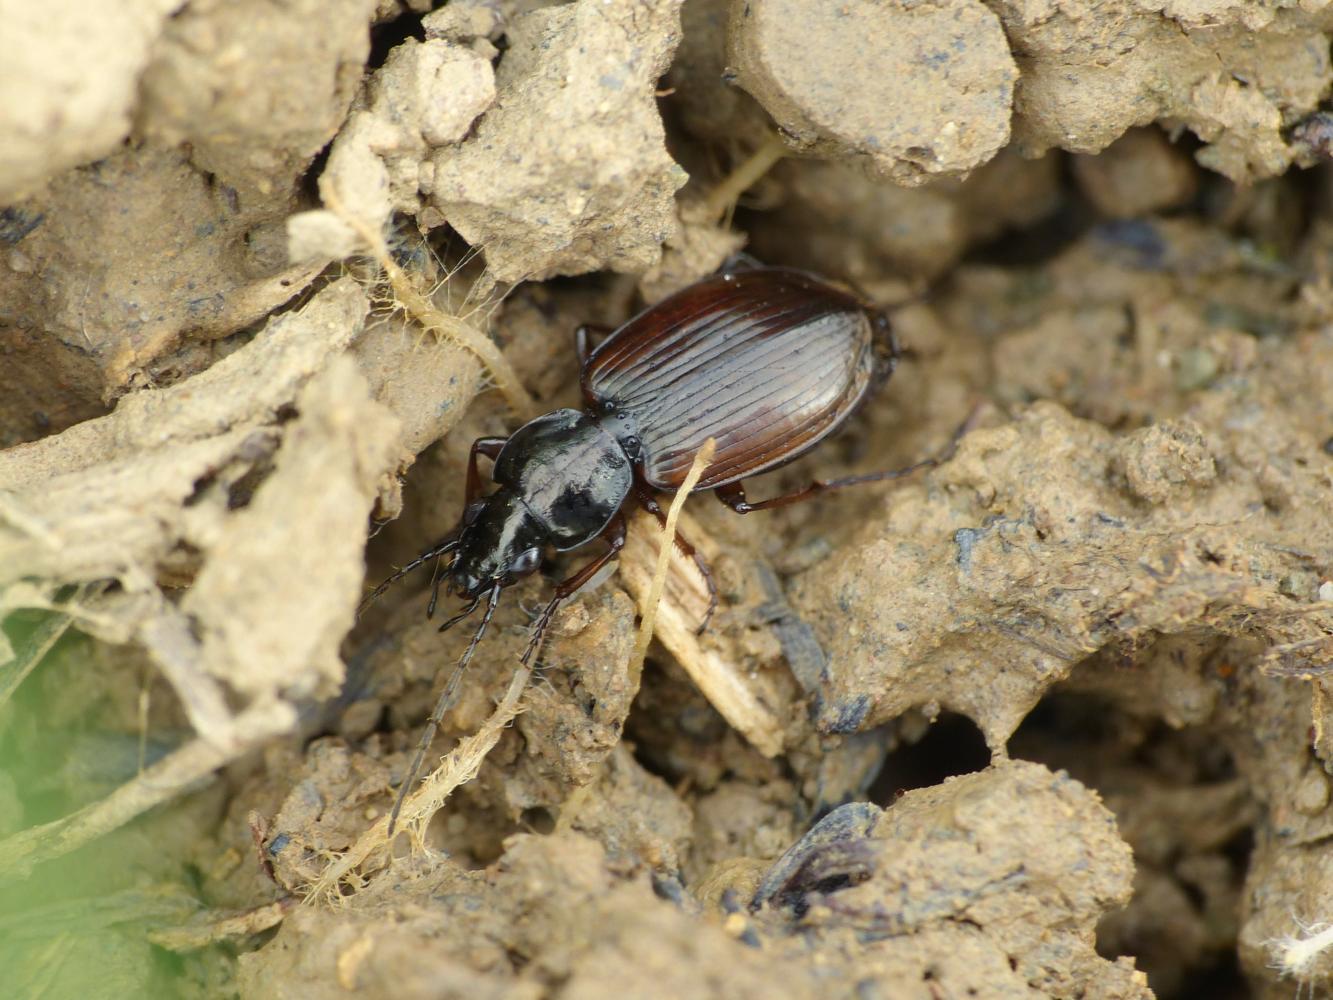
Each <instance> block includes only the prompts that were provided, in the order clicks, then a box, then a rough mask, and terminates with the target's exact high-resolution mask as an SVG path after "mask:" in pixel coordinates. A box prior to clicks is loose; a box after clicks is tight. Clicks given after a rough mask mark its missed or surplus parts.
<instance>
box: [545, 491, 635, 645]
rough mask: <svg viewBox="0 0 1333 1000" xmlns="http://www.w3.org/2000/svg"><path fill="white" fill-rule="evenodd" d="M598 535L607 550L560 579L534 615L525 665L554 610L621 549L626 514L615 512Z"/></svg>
mask: <svg viewBox="0 0 1333 1000" xmlns="http://www.w3.org/2000/svg"><path fill="white" fill-rule="evenodd" d="M598 537H600V538H602V539H604V540H605V541H606V543H607V545H608V548H607V550H606V551H605V552H603V553H602V554H601V555H600V556H598V557H597V558H596V559H593V560H591V561H590V562H589V563H587V565H585V566H583V567H582V568H581V569H580V570H579V571H578V572H577V573H575V574H574V575H573V576H571V577H570V578H569V579H567V580H562V581H561V582H560V583H559V584H557V585H556V588H555V593H554V594H553V595H552V596H551V599H550V601H548V602H547V604H546V607H545V608H543V609H542V613H541V614H540V615H539V616H538V617H537V620H536V621H535V622H533V624H532V633H531V636H530V637H529V639H528V647H527V649H525V650H523V656H522V657H521V662H522V663H523V665H524V666H527V663H528V661H529V660H531V659H532V654H533V653H535V652H536V651H537V647H538V646H539V645H541V641H542V634H543V633H545V631H546V626H547V625H549V624H551V616H552V615H554V614H555V612H556V609H557V608H559V607H560V605H561V604H563V603H564V602H565V601H567V600H568V599H569V598H570V597H572V596H573V595H574V594H575V593H577V592H578V589H579V588H580V587H582V586H583V585H584V584H585V583H587V582H588V581H589V580H591V579H592V578H593V577H594V576H596V575H597V573H598V571H599V570H600V569H601V568H602V567H603V566H605V565H606V564H607V563H609V562H610V561H611V560H612V559H614V558H615V557H616V554H617V553H618V552H619V551H620V550H621V549H622V548H624V546H625V516H624V515H623V514H616V516H615V517H613V518H611V520H610V521H609V522H608V523H607V525H606V527H605V528H603V529H602V533H601V535H600V536H598Z"/></svg>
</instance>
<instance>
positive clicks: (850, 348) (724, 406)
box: [368, 267, 940, 823]
mask: <svg viewBox="0 0 1333 1000" xmlns="http://www.w3.org/2000/svg"><path fill="white" fill-rule="evenodd" d="M578 343H579V357H580V362H581V385H582V388H583V396H584V399H585V401H586V404H587V405H586V408H585V409H583V410H573V409H564V410H556V411H554V412H553V413H548V414H546V415H544V416H541V417H537V418H536V419H535V420H531V421H529V422H528V423H526V424H524V425H523V426H522V427H520V428H519V429H518V430H517V431H515V432H514V433H513V434H512V435H511V436H510V437H509V438H507V439H505V438H479V439H477V440H476V441H475V442H473V445H472V450H471V453H470V454H469V456H468V467H467V481H466V505H465V509H464V512H463V517H462V519H461V521H460V523H459V525H458V527H457V528H456V529H455V530H454V531H453V532H452V533H450V535H449V536H447V537H446V538H445V539H443V540H442V541H441V542H440V543H439V544H437V545H435V546H434V547H432V548H431V549H429V550H428V551H426V552H425V553H423V554H422V555H421V556H419V557H418V558H417V559H415V560H413V561H412V562H411V563H409V564H408V565H407V566H405V567H403V568H402V569H401V570H399V571H398V572H397V573H395V574H394V575H393V576H391V577H390V578H389V579H388V580H385V581H384V583H382V584H380V586H379V587H377V588H376V589H375V591H374V592H373V593H372V594H371V595H370V597H369V598H368V600H373V599H374V598H375V597H377V596H378V595H379V594H381V593H383V591H384V589H385V588H386V587H387V586H389V584H391V583H393V582H394V581H395V580H397V579H399V578H401V577H402V576H403V575H405V574H407V573H409V572H411V571H412V570H413V569H415V568H417V567H418V566H421V565H423V564H426V563H428V562H431V561H434V560H437V559H441V558H443V557H445V556H448V555H451V554H452V555H453V556H454V558H453V561H452V562H451V563H450V564H449V565H448V566H447V567H445V568H444V569H443V570H442V571H440V572H438V573H437V574H436V578H435V582H434V585H433V587H432V591H431V596H430V603H429V605H428V607H427V615H428V616H429V615H432V614H433V613H434V610H435V606H436V603H437V601H438V598H439V590H440V587H441V586H443V587H444V588H445V589H446V590H448V591H449V592H451V593H454V594H456V595H458V596H460V597H462V598H464V599H465V600H466V601H467V602H468V603H467V605H466V606H465V607H464V608H463V610H462V611H461V612H459V613H458V614H457V615H455V616H454V617H452V618H450V619H449V620H448V621H446V622H445V623H444V624H443V625H442V626H440V628H441V630H443V629H446V628H448V627H450V626H451V625H454V624H456V623H457V622H459V621H461V620H462V619H463V618H465V617H467V616H468V615H470V614H472V613H473V612H474V611H476V610H477V608H478V607H479V606H480V604H481V602H482V601H483V599H484V600H485V602H486V607H485V611H484V612H483V615H482V619H481V624H480V625H479V627H478V629H477V631H476V633H475V635H474V636H473V638H472V641H471V642H470V643H469V645H468V649H467V651H466V652H465V653H464V655H463V658H462V660H460V662H459V665H458V668H457V669H456V670H455V673H454V676H453V677H451V678H450V682H449V684H448V685H447V686H446V688H445V691H444V693H443V694H442V695H441V697H440V701H439V703H438V704H437V705H436V708H435V711H434V712H433V713H432V714H431V719H430V722H429V724H428V728H427V731H426V733H425V734H423V738H422V742H421V745H420V746H419V748H418V752H417V756H416V760H415V761H414V762H413V765H412V768H411V773H410V774H409V775H408V777H407V779H406V780H405V782H404V784H403V787H402V789H401V790H400V793H399V797H398V803H397V804H395V806H394V810H393V814H392V815H393V817H394V819H396V817H397V814H398V809H399V807H400V806H401V804H402V799H403V796H404V794H405V793H406V791H407V789H408V787H409V786H410V785H411V784H412V782H413V781H414V779H415V777H416V774H417V772H418V770H419V768H420V764H421V760H422V758H423V757H424V754H425V750H426V748H427V747H428V746H429V744H430V742H431V740H432V739H433V738H434V734H435V730H436V728H437V727H438V725H439V723H440V721H441V719H442V718H443V716H444V714H445V712H446V711H447V710H448V707H449V703H450V702H451V700H452V697H453V694H454V692H455V690H456V688H457V684H458V680H459V677H460V676H461V672H462V670H463V669H464V668H465V667H466V665H467V662H468V660H469V659H470V657H471V654H472V651H473V649H475V648H476V645H477V643H478V642H479V641H480V639H481V636H482V634H483V633H484V631H485V629H486V626H487V625H488V624H489V622H490V620H491V616H492V615H493V613H494V611H495V606H496V604H497V602H498V601H499V598H500V592H501V591H502V590H503V589H504V588H505V587H507V586H510V585H511V584H513V583H515V582H517V581H518V580H519V579H521V578H523V577H525V576H527V575H529V574H530V573H532V572H533V571H534V570H536V569H537V568H538V566H540V565H541V561H542V556H543V553H544V552H545V551H547V550H555V551H557V552H567V551H569V550H571V549H577V548H580V547H582V546H584V545H587V544H588V543H590V542H592V541H594V540H596V539H599V538H600V539H602V540H603V541H605V542H606V543H607V548H606V551H605V552H603V553H602V554H601V555H598V556H597V557H596V558H594V559H592V560H591V561H590V562H588V563H587V564H586V565H585V566H583V567H582V568H581V569H579V570H578V571H577V572H575V573H574V574H573V575H572V576H570V577H569V578H568V579H566V580H564V581H563V582H561V583H560V584H559V585H558V586H557V587H556V588H555V593H554V594H553V596H552V597H551V600H550V601H549V602H548V603H547V605H546V607H545V608H544V610H543V611H542V613H541V614H540V615H539V617H538V618H537V621H536V622H535V623H534V625H533V627H532V633H531V637H530V639H529V642H528V645H527V648H526V650H525V651H524V653H523V662H524V663H525V664H526V663H527V662H529V660H530V658H531V657H532V655H533V653H534V652H535V651H536V649H537V647H538V646H539V644H540V641H541V637H542V633H543V632H544V630H545V628H546V626H547V624H548V623H549V622H550V620H551V616H552V615H553V614H554V613H555V611H556V609H557V608H558V607H559V606H560V604H561V602H563V601H564V600H566V599H567V598H569V597H570V596H571V595H572V594H574V593H575V592H576V591H577V590H578V589H579V588H580V587H582V586H583V585H584V584H586V583H587V582H588V581H589V580H590V579H592V578H593V576H595V575H596V573H597V572H598V570H600V569H601V568H602V567H603V566H605V565H606V564H607V563H608V562H610V561H611V559H612V558H614V556H615V554H616V553H617V552H618V551H619V550H620V548H621V546H622V545H623V544H624V541H625V517H624V508H625V507H626V506H627V502H628V501H629V500H630V498H631V497H633V499H634V501H635V502H637V503H639V504H641V505H642V506H644V507H645V508H646V509H647V510H649V511H650V512H652V513H653V514H655V515H656V516H657V517H658V518H659V520H662V519H664V515H663V512H662V509H661V507H660V506H659V505H658V502H657V500H656V498H655V494H656V493H657V492H658V491H674V490H675V489H677V488H678V487H679V486H680V485H681V483H682V482H683V480H684V478H685V476H686V474H687V473H688V471H689V468H690V465H691V463H692V462H693V460H694V456H695V454H696V453H697V452H698V451H699V449H700V448H701V447H702V446H703V444H704V442H705V441H707V440H708V439H709V438H713V439H714V441H715V442H716V451H715V453H714V456H713V459H712V461H711V462H710V463H709V464H708V465H707V467H706V468H705V469H704V472H703V475H702V477H701V478H700V480H699V483H698V486H697V487H696V489H697V490H713V491H715V492H716V494H717V496H718V498H719V499H720V500H721V501H722V502H723V503H725V504H726V505H727V506H729V507H730V508H731V509H732V510H734V511H736V512H737V513H741V514H745V513H748V512H750V511H754V510H762V509H764V508H768V507H777V506H782V505H784V504H789V503H794V502H796V501H798V500H803V499H806V498H807V497H810V496H813V495H814V494H815V493H818V492H821V491H823V490H829V489H837V488H840V487H843V486H849V485H852V484H854V483H862V482H873V481H877V480H883V479H891V478H896V477H899V476H902V475H906V474H908V473H910V472H913V471H916V470H917V469H920V468H924V467H926V466H929V465H933V464H936V463H937V462H938V461H940V458H938V457H937V458H931V459H927V460H925V461H923V462H918V463H916V464H915V465H912V466H909V467H907V468H905V469H896V470H892V471H889V472H877V473H871V474H868V475H863V476H854V477H849V478H846V479H838V480H834V481H831V482H815V483H812V484H810V485H809V486H807V487H806V488H805V489H802V490H799V491H797V492H795V493H790V494H786V495H783V496H779V497H775V498H773V499H770V500H764V501H760V502H757V503H752V502H750V501H748V500H747V499H746V496H745V490H744V487H743V485H742V480H743V479H745V478H747V477H749V476H753V475H756V474H758V473H761V472H767V471H769V470H771V469H775V468H777V467H778V466H781V465H784V464H786V463H787V462H790V461H791V460H793V459H795V458H797V457H798V456H800V455H802V454H804V453H805V452H807V451H809V450H810V449H811V448H813V447H814V446H815V445H817V444H818V443H819V442H820V441H822V440H823V439H824V438H826V437H828V436H829V435H830V434H832V433H833V432H834V431H835V430H837V429H838V427H840V426H841V425H842V424H843V423H844V422H845V421H846V420H847V418H848V417H849V416H851V414H852V413H853V412H854V411H855V410H856V408H857V407H858V405H860V403H862V402H863V401H864V400H865V398H866V397H867V395H868V394H869V393H870V391H871V390H872V388H874V387H875V386H876V385H877V384H878V383H880V382H882V381H883V380H884V379H886V378H887V377H888V376H889V374H890V373H891V372H892V371H893V368H894V365H895V363H896V361H897V359H898V347H897V344H896V342H895V340H894V338H893V335H892V333H891V331H890V329H889V324H888V320H887V318H886V317H885V316H884V315H883V314H882V313H879V312H877V311H875V310H873V309H870V308H868V307H867V306H866V305H864V304H863V303H862V302H860V301H859V300H858V299H857V298H855V297H854V296H852V295H850V294H848V293H846V292H844V291H841V290H839V289H837V288H835V287H833V286H832V285H830V284H828V283H826V282H824V281H822V280H820V279H819V278H817V277H815V276H813V275H811V274H808V273H805V272H803V271H797V270H792V269H788V268H778V267H755V268H750V269H745V270H738V271H731V272H727V273H722V274H718V275H715V276H713V277H711V278H707V279H705V280H703V281H700V282H698V283H696V284H694V285H691V286H689V287H688V288H685V289H684V290H682V291H680V292H677V293H676V294H674V295H672V296H670V297H669V298H667V299H665V300H663V301H662V302H659V303H657V304H656V305H654V306H651V307H649V308H647V309H645V310H644V311H643V312H641V313H639V314H638V315H637V316H635V317H634V318H633V319H631V320H630V321H629V322H627V323H625V324H624V325H623V326H621V327H620V328H619V329H617V330H616V331H615V332H614V333H612V334H611V335H610V336H609V337H607V338H606V339H605V340H603V341H602V342H601V343H600V344H599V345H597V347H596V349H594V350H591V351H589V350H588V346H589V342H588V328H586V327H584V328H582V329H580V330H579V334H578ZM482 455H484V456H486V457H488V458H490V459H492V460H493V461H494V467H493V470H492V472H491V479H492V480H493V482H494V484H495V485H496V489H495V490H494V492H491V493H490V494H488V495H484V496H483V495H482V479H481V475H480V473H479V472H478V468H477V460H478V457H479V456H482ZM676 543H677V544H678V545H679V546H680V547H681V548H682V550H683V551H685V552H686V553H687V554H689V555H692V556H694V558H695V560H696V562H697V563H698V564H699V567H700V569H701V571H702V572H703V574H704V579H705V580H706V581H707V582H708V586H709V591H710V595H711V600H710V606H709V613H710V614H711V612H712V605H713V604H714V603H715V602H716V592H715V590H714V588H713V582H712V578H711V576H710V575H709V573H708V569H707V567H706V566H705V565H704V564H703V562H702V560H700V559H699V558H698V556H697V555H695V553H694V550H693V548H692V547H691V546H690V545H689V543H688V541H687V540H686V539H684V538H680V537H679V536H678V537H677V540H676ZM391 823H392V821H391Z"/></svg>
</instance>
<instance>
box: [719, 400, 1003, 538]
mask: <svg viewBox="0 0 1333 1000" xmlns="http://www.w3.org/2000/svg"><path fill="white" fill-rule="evenodd" d="M980 412H981V407H980V406H979V405H978V406H975V407H973V409H972V412H971V413H970V414H968V417H967V419H966V420H964V421H963V422H962V423H961V424H959V426H958V429H957V430H956V431H954V432H953V437H951V438H950V439H949V443H948V444H947V445H945V446H944V448H942V449H941V450H940V451H939V452H937V453H936V454H934V455H931V456H930V457H929V458H923V459H922V460H921V461H919V462H913V463H912V464H911V465H907V466H904V467H903V468H901V469H888V470H886V471H884V472H867V473H865V474H864V475H860V476H847V477H846V478H845V479H829V480H820V479H816V480H815V481H814V482H813V483H811V484H810V485H809V486H807V487H805V489H801V490H796V491H795V492H794V493H784V494H783V495H782V496H779V497H773V498H772V499H770V500H760V501H758V502H757V503H750V502H749V501H748V500H746V499H745V486H744V484H742V483H740V482H734V483H728V484H726V485H725V486H719V487H717V490H716V492H717V498H718V499H719V500H721V501H722V502H723V503H724V504H726V505H727V506H728V507H730V508H731V509H732V510H734V511H735V512H736V513H737V514H748V513H750V512H751V511H753V510H768V509H770V508H773V507H786V506H787V505H788V504H793V503H800V502H801V501H802V500H809V499H810V498H811V497H813V496H817V495H819V494H820V493H827V492H829V491H830V490H840V489H843V488H844V487H847V486H858V485H860V484H861V483H879V482H883V481H884V480H886V479H902V478H903V477H904V476H910V475H912V473H914V472H920V471H921V470H922V469H930V468H933V467H935V466H937V465H942V464H943V463H945V462H947V461H948V460H949V459H951V458H953V453H954V452H955V451H957V450H958V442H959V441H961V440H962V438H963V435H964V434H966V433H967V432H968V431H969V430H971V429H972V425H973V424H974V423H976V419H977V416H978V414H980Z"/></svg>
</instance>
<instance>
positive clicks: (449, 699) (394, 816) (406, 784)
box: [389, 583, 501, 837]
mask: <svg viewBox="0 0 1333 1000" xmlns="http://www.w3.org/2000/svg"><path fill="white" fill-rule="evenodd" d="M500 587H501V585H500V584H499V583H497V584H496V585H495V586H494V587H493V588H492V589H491V594H490V600H489V601H488V602H487V604H486V613H485V614H483V615H482V616H481V624H480V625H478V626H477V631H476V632H475V633H474V634H473V636H472V641H471V642H469V643H468V644H467V649H465V650H463V655H462V657H461V658H460V659H459V661H458V666H456V667H454V672H453V673H452V674H450V675H449V683H447V684H445V686H444V691H442V692H441V693H440V700H439V701H437V702H436V703H435V711H433V712H431V713H430V718H429V719H427V720H426V730H425V732H423V733H422V734H421V742H420V743H418V744H417V752H416V754H415V755H414V756H413V757H412V766H411V767H409V768H408V769H407V777H406V778H404V779H403V783H402V785H401V786H399V788H398V797H397V798H396V799H394V802H393V810H392V811H391V812H390V813H389V836H390V837H392V836H393V828H394V827H395V826H396V825H397V823H398V813H399V812H401V811H402V808H403V801H404V800H405V799H406V798H407V793H408V792H409V791H411V789H412V786H413V785H415V784H416V782H417V776H418V775H419V774H420V773H421V763H422V761H424V760H425V759H426V751H427V750H429V749H430V745H431V743H433V742H434V741H435V734H436V733H437V732H439V730H440V723H441V722H443V721H444V716H445V713H447V712H448V711H449V709H450V708H452V707H453V704H454V697H455V696H456V695H457V694H458V685H459V684H460V683H461V682H462V680H463V674H464V673H465V672H466V671H467V665H468V664H469V663H470V662H471V661H472V653H473V651H475V650H476V648H477V643H479V642H481V637H482V636H483V635H485V634H486V626H487V625H489V624H490V623H491V616H492V615H494V614H495V606H496V604H498V603H499V601H500ZM480 601H481V598H480V597H478V598H477V600H475V601H473V602H472V603H471V604H470V605H468V607H467V610H466V611H464V613H463V615H462V616H459V617H460V620H461V618H462V617H466V616H467V615H468V614H470V613H471V612H472V611H473V610H474V609H475V608H476V606H477V604H478V603H479V602H480Z"/></svg>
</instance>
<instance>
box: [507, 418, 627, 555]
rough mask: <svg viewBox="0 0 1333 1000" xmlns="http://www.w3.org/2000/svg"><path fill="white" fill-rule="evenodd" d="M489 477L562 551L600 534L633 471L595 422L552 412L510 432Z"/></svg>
mask: <svg viewBox="0 0 1333 1000" xmlns="http://www.w3.org/2000/svg"><path fill="white" fill-rule="evenodd" d="M491 478H492V479H494V480H495V482H497V483H499V484H500V485H501V486H507V487H509V488H510V489H512V490H513V491H514V492H515V493H516V494H517V495H518V497H519V498H520V499H521V500H522V501H523V503H524V504H525V505H526V506H527V508H528V511H529V512H530V513H531V514H532V516H533V518H534V519H535V520H536V521H537V523H539V524H540V525H541V526H542V527H543V528H544V529H545V531H546V533H547V537H548V539H549V542H550V544H551V545H552V546H554V547H555V548H556V549H557V550H558V551H561V552H563V551H566V550H568V549H574V548H578V547H579V546H580V545H585V544H587V543H588V542H590V541H592V540H593V539H594V538H596V537H597V536H598V535H600V534H601V533H602V531H603V529H605V528H606V525H607V523H608V522H609V521H610V520H611V518H612V517H614V516H615V513H616V511H618V510H619V509H620V506H621V504H622V503H624V501H625V497H627V496H628V495H629V491H630V488H631V487H632V486H633V485H634V469H633V466H632V464H631V461H630V456H628V455H627V454H626V453H625V449H624V447H622V445H621V444H620V442H619V441H617V440H616V438H615V437H613V436H612V435H611V434H610V433H608V432H607V430H605V429H604V428H603V427H602V426H601V424H600V423H599V422H598V420H597V418H595V417H593V416H592V415H590V414H587V413H583V412H581V411H579V410H556V411H554V412H552V413H547V414H545V415H544V416H540V417H537V418H536V419H535V420H530V421H528V422H527V423H526V424H524V425H523V426H522V427H520V428H519V429H518V430H517V431H515V432H514V435H513V436H512V437H511V438H510V439H509V441H508V442H507V443H506V444H505V446H504V449H503V450H502V451H501V452H500V455H499V457H498V458H496V460H495V470H494V472H492V474H491Z"/></svg>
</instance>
